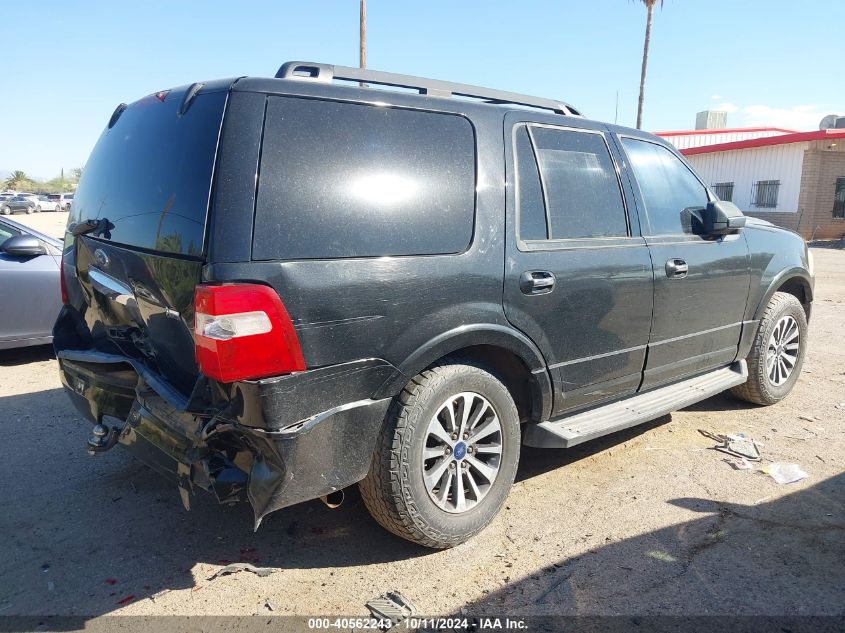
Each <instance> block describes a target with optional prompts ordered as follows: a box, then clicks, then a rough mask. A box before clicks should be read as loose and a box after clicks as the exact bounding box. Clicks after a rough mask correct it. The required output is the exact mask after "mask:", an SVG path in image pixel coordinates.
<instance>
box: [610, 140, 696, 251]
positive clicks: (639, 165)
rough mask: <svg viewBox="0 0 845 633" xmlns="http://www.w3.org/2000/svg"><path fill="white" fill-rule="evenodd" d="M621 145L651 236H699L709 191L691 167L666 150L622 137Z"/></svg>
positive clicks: (645, 142) (652, 144)
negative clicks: (631, 171) (702, 214)
mask: <svg viewBox="0 0 845 633" xmlns="http://www.w3.org/2000/svg"><path fill="white" fill-rule="evenodd" d="M622 145H623V146H624V147H625V153H626V154H628V159H629V161H630V163H631V169H632V170H633V172H634V176H636V178H637V183H638V184H639V186H640V192H641V193H642V196H643V201H644V202H645V207H646V212H647V213H648V221H649V223H650V224H651V234H652V235H671V234H677V233H699V232H700V231H701V227H700V217H699V214H700V211H701V209H703V208H704V207H706V206H707V203H708V201H709V200H708V197H707V190H706V189H705V188H704V185H702V184H701V183H700V182H699V181H698V179H697V178H696V177H695V176H694V175H693V173H692V172H691V171H690V170H689V168H688V167H687V166H686V165H685V164H684V163H683V162H682V161H681V160H680V159H679V158H678V157H677V156H675V155H674V154H673V153H672V152H670V151H669V150H668V149H666V148H665V147H662V146H661V145H657V144H656V143H649V142H648V141H640V140H637V139H632V138H623V139H622Z"/></svg>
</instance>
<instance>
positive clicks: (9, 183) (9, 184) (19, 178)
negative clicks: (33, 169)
mask: <svg viewBox="0 0 845 633" xmlns="http://www.w3.org/2000/svg"><path fill="white" fill-rule="evenodd" d="M30 182H32V181H31V180H30V178H29V176H27V175H26V174H25V173H24V172H22V171H21V170H19V169H18V170H17V171H13V172H12V175H11V176H9V177H8V178H7V179H6V183H5V184H6V188H7V189H24V188H25V187H26V185H28V184H29V183H30Z"/></svg>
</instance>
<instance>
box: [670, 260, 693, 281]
mask: <svg viewBox="0 0 845 633" xmlns="http://www.w3.org/2000/svg"><path fill="white" fill-rule="evenodd" d="M688 272H689V266H688V265H687V263H686V262H685V261H684V260H683V259H680V258H679V257H673V258H672V259H670V260H669V261H667V262H666V276H667V277H670V278H675V279H677V278H680V277H686V276H687V273H688Z"/></svg>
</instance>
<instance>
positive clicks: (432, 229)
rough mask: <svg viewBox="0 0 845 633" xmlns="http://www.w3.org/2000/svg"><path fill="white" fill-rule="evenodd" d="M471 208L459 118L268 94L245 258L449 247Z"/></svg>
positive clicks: (461, 245) (469, 223)
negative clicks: (250, 255)
mask: <svg viewBox="0 0 845 633" xmlns="http://www.w3.org/2000/svg"><path fill="white" fill-rule="evenodd" d="M75 204H77V203H76V202H74V205H75ZM474 212H475V137H474V134H473V130H472V126H471V125H470V123H469V122H468V121H467V120H466V119H464V118H462V117H459V116H453V115H445V114H435V113H430V112H416V111H413V110H399V109H393V108H385V107H378V106H366V105H358V104H349V103H345V104H344V103H335V102H330V101H318V100H309V99H295V98H281V97H280V98H271V99H270V100H269V103H268V106H267V119H266V124H265V129H264V145H263V148H262V153H261V177H260V182H259V186H258V199H257V203H256V228H255V237H254V239H253V257H254V258H255V259H309V258H331V257H373V256H386V255H413V254H434V253H458V252H461V251H463V250H465V249H466V248H467V246H468V245H469V242H470V240H471V238H472V230H473V218H474Z"/></svg>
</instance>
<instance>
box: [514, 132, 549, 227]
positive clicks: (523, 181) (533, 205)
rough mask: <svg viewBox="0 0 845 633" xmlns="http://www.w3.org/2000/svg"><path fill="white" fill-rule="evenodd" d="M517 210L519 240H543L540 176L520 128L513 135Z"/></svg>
mask: <svg viewBox="0 0 845 633" xmlns="http://www.w3.org/2000/svg"><path fill="white" fill-rule="evenodd" d="M516 178H517V187H516V190H517V206H518V207H519V237H520V238H521V239H523V240H544V239H546V238H547V237H548V234H547V232H546V207H545V203H544V202H543V190H542V188H541V186H540V172H538V171H537V161H536V160H535V159H534V150H533V149H532V148H531V139H530V138H529V137H528V128H526V127H525V126H524V125H523V126H522V127H520V128H518V129H517V131H516Z"/></svg>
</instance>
